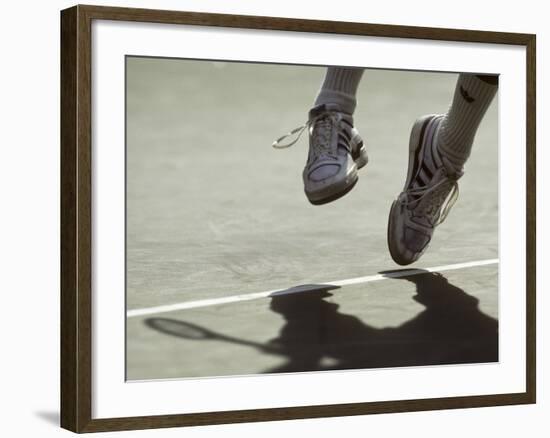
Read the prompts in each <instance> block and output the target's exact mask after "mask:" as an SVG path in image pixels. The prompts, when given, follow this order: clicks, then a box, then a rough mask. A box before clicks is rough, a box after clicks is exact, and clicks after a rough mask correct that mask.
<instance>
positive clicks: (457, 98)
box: [437, 73, 498, 168]
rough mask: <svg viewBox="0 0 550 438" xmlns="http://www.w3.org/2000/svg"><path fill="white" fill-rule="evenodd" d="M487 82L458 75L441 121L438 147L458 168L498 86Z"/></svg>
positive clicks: (470, 145)
mask: <svg viewBox="0 0 550 438" xmlns="http://www.w3.org/2000/svg"><path fill="white" fill-rule="evenodd" d="M494 79H496V77H494ZM490 82H492V83H490ZM490 82H488V81H487V80H483V79H481V78H480V77H479V76H477V75H473V74H465V73H461V74H460V75H459V77H458V80H457V83H456V88H455V93H454V97H453V102H452V104H451V107H450V108H449V110H448V111H447V114H445V116H444V117H443V120H442V121H441V125H440V127H439V132H438V139H437V143H438V144H437V147H438V149H439V152H440V153H441V154H443V155H444V156H445V157H447V158H448V159H449V161H450V162H451V163H452V164H454V165H456V166H457V167H458V168H461V167H462V166H463V165H464V163H465V162H466V160H467V159H468V157H469V156H470V152H471V150H472V144H473V142H474V137H475V135H476V131H477V128H478V126H479V124H480V123H481V120H482V119H483V116H484V115H485V112H486V111H487V108H488V107H489V105H490V104H491V101H492V100H493V97H494V96H495V94H496V92H497V91H498V83H497V82H496V81H494V80H493V81H490Z"/></svg>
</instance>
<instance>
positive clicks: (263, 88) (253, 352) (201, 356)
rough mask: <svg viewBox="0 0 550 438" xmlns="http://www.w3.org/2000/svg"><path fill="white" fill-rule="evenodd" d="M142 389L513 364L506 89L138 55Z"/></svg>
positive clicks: (136, 190) (130, 296)
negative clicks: (505, 306)
mask: <svg viewBox="0 0 550 438" xmlns="http://www.w3.org/2000/svg"><path fill="white" fill-rule="evenodd" d="M125 74H126V90H125V92H126V305H127V308H126V378H127V380H129V381H132V380H152V379H185V378H204V377H222V376H243V375H257V374H274V373H304V372H323V371H331V370H350V371H351V370H358V369H380V368H395V367H422V366H452V365H456V364H469V363H475V364H480V363H494V362H498V361H499V330H498V329H499V320H498V313H499V312H498V310H499V307H498V304H499V300H498V296H499V287H498V274H499V263H498V254H499V236H498V229H499V216H498V211H499V202H498V194H499V184H498V176H499V170H498V169H499V168H498V88H499V80H498V79H499V78H498V76H496V75H486V74H483V72H480V73H479V74H477V73H461V72H454V73H450V72H431V71H408V70H382V69H372V68H363V67H339V66H328V67H327V66H312V65H287V64H267V63H246V62H226V61H218V60H193V59H176V58H156V57H139V56H127V57H126V73H125Z"/></svg>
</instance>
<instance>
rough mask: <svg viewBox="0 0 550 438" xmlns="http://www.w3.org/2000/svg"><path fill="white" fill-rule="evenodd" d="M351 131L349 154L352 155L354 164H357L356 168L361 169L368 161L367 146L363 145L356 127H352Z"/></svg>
mask: <svg viewBox="0 0 550 438" xmlns="http://www.w3.org/2000/svg"><path fill="white" fill-rule="evenodd" d="M352 132H353V137H352V139H351V142H350V143H351V151H352V153H351V155H352V157H353V161H355V164H356V165H357V169H361V168H362V167H365V166H366V165H367V163H368V162H369V157H368V155H367V148H366V147H365V144H364V143H363V139H362V138H361V136H360V135H359V132H358V131H357V129H355V128H353V131H352Z"/></svg>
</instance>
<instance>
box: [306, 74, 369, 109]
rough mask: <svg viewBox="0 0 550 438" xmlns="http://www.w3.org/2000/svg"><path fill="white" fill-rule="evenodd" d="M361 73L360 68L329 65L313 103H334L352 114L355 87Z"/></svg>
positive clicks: (354, 104)
mask: <svg viewBox="0 0 550 438" xmlns="http://www.w3.org/2000/svg"><path fill="white" fill-rule="evenodd" d="M362 75H363V69H362V68H341V67H329V68H328V69H327V72H326V74H325V79H324V81H323V85H322V86H321V90H320V91H319V94H318V95H317V98H316V99H315V105H322V104H324V103H334V104H337V105H339V106H340V107H341V108H342V110H343V111H345V112H347V113H349V114H353V112H354V111H355V107H356V106H357V99H356V94H357V87H358V86H359V82H360V81H361V77H362Z"/></svg>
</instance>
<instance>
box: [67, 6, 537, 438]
mask: <svg viewBox="0 0 550 438" xmlns="http://www.w3.org/2000/svg"><path fill="white" fill-rule="evenodd" d="M101 19H103V20H122V21H142V22H155V23H171V24H187V25H200V26H221V27H237V28H250V29H270V30H285V31H296V32H320V33H336V34H338V33H342V34H353V35H368V36H382V37H393V38H420V39H432V40H447V41H465V42H480V43H496V44H513V45H521V46H525V47H526V49H527V65H526V74H527V89H526V102H527V118H526V120H527V127H526V128H527V131H526V132H527V138H526V144H527V211H526V218H527V248H526V251H527V266H526V273H527V284H526V291H527V297H526V304H527V321H526V324H527V327H526V333H527V339H526V346H527V360H526V364H527V369H526V376H527V382H526V388H527V390H526V392H524V393H514V394H499V395H483V396H469V397H448V398H433V399H419V400H406V401H387V402H369V403H354V404H338V405H325V406H305V407H293V408H274V409H262V410H246V411H230V412H208V413H201V414H181V415H162V416H144V417H130V418H112V419H92V418H91V412H92V399H91V397H92V392H91V388H92V377H91V376H92V361H91V349H92V331H91V323H92V309H91V298H92V296H91V294H92V292H91V244H92V241H91V239H92V236H91V228H92V227H91V226H92V223H91V221H92V219H91V218H92V216H91V213H92V212H91V190H92V187H91V177H92V174H91V172H92V170H91V169H92V166H91V164H92V162H91V159H92V158H91V23H92V20H101ZM535 48H536V37H535V35H530V34H517V33H501V32H485V31H470V30H456V29H438V28H425V27H410V26H394V25H380V24H364V23H344V22H330V21H316V20H298V19H288V18H274V17H256V16H236V15H224V14H205V13H195V12H175V11H160V10H145V9H127V8H111V7H97V6H75V7H72V8H70V9H66V10H64V11H62V13H61V426H62V427H64V428H66V429H69V430H72V431H74V432H97V431H112V430H125V429H146V428H160V427H174V426H190V425H205V424H221V423H238V422H252V421H271V420H284V419H298V418H316V417H326V416H348V415H363V414H373V413H387V412H406V411H420V410H433V409H454V408H466V407H481V406H496V405H512V404H526V403H535V398H536V397H535V394H536V371H535V363H536V351H535V345H536V338H535V326H536V321H535V308H536V307H535V305H536V302H535V300H536V296H535V292H536V291H535V287H536V284H535V274H536V272H535V269H536V268H535V265H536V259H535V257H536V256H535V253H536V248H535V244H536V243H535V236H536V234H535V233H536V231H535V218H536V205H535V198H536V188H535V182H536V174H535V164H536V157H535V134H536V127H535V107H536V102H535V91H536V89H535V86H536V80H535Z"/></svg>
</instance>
